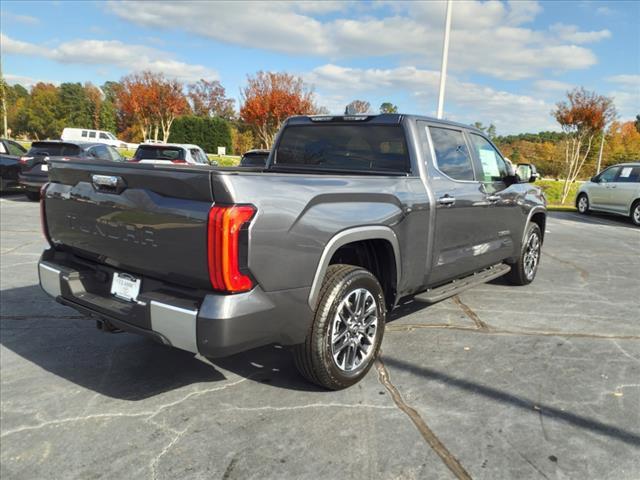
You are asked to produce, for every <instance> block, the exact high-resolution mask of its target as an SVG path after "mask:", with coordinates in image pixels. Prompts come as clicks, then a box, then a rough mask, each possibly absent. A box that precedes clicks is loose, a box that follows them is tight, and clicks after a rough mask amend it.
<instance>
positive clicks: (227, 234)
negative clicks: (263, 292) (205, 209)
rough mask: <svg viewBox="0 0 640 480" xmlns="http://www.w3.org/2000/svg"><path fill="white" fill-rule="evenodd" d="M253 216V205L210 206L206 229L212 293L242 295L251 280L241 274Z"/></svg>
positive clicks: (250, 284)
mask: <svg viewBox="0 0 640 480" xmlns="http://www.w3.org/2000/svg"><path fill="white" fill-rule="evenodd" d="M255 213H256V208H255V207H254V206H253V205H231V206H219V205H214V206H213V207H211V210H210V211H209V223H208V225H207V254H208V255H207V256H208V260H209V279H210V280H211V286H212V287H213V289H214V290H219V291H224V292H228V293H238V292H246V291H247V290H251V289H252V288H253V280H252V279H251V277H250V276H249V275H248V274H247V273H244V272H242V270H243V269H244V268H242V265H246V259H247V249H246V241H247V236H246V231H247V229H246V228H245V227H246V226H248V224H249V222H250V220H251V219H252V218H253V216H254V215H255Z"/></svg>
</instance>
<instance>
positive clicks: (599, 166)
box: [596, 127, 605, 175]
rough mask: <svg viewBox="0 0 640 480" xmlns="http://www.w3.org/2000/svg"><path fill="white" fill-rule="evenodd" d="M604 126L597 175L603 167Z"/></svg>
mask: <svg viewBox="0 0 640 480" xmlns="http://www.w3.org/2000/svg"><path fill="white" fill-rule="evenodd" d="M604 132H605V130H604V127H603V128H602V140H601V141H600V153H599V154H598V167H597V168H596V175H597V174H598V173H600V168H601V167H602V150H603V149H604Z"/></svg>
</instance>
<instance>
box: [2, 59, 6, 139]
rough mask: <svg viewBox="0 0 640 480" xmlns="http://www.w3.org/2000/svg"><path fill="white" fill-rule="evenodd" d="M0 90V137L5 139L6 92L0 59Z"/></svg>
mask: <svg viewBox="0 0 640 480" xmlns="http://www.w3.org/2000/svg"><path fill="white" fill-rule="evenodd" d="M0 88H1V89H2V92H0V94H2V136H3V137H5V138H7V90H6V88H5V84H4V76H3V75H2V59H0Z"/></svg>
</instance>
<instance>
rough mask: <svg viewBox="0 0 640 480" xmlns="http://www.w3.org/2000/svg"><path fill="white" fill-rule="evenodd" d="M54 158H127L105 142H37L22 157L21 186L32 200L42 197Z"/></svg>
mask: <svg viewBox="0 0 640 480" xmlns="http://www.w3.org/2000/svg"><path fill="white" fill-rule="evenodd" d="M54 159H55V160H100V161H110V162H124V161H125V158H124V157H122V156H121V155H120V153H118V151H117V150H116V149H115V148H114V147H112V146H111V145H105V144H103V143H72V142H61V141H58V140H47V141H43V142H33V143H32V144H31V148H30V149H29V151H28V152H27V153H26V155H24V156H23V157H21V158H20V174H19V179H20V185H22V186H23V187H24V188H25V195H26V196H27V198H28V199H29V200H34V201H36V200H40V189H41V188H42V186H43V185H44V184H45V183H47V180H48V178H49V160H54Z"/></svg>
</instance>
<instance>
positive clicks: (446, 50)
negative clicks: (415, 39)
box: [436, 0, 453, 118]
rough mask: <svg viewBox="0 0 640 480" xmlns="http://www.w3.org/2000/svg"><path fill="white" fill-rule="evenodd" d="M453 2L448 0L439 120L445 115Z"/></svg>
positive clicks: (441, 71)
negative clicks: (445, 91)
mask: <svg viewBox="0 0 640 480" xmlns="http://www.w3.org/2000/svg"><path fill="white" fill-rule="evenodd" d="M452 8H453V0H447V16H446V18H445V21H444V42H443V44H442V67H441V68H440V93H439V94H438V111H437V112H436V117H437V118H442V115H443V114H444V86H445V84H446V83H447V59H448V57H449V33H450V32H451V9H452Z"/></svg>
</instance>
